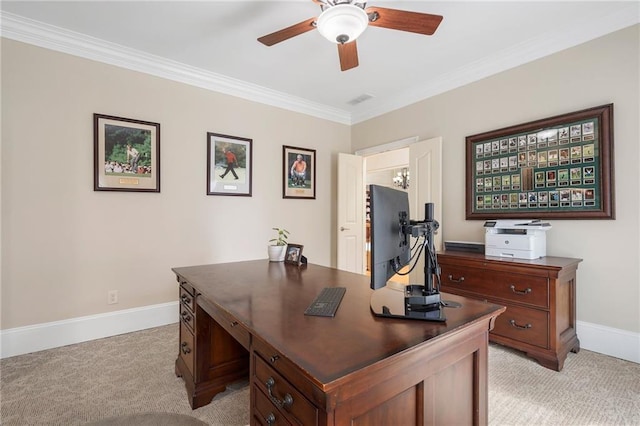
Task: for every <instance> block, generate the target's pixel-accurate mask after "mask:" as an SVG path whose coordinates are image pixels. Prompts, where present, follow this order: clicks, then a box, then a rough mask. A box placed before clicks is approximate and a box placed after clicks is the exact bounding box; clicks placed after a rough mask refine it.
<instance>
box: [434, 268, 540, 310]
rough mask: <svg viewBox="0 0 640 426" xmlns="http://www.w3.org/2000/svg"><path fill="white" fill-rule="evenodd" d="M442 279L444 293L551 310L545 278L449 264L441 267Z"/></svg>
mask: <svg viewBox="0 0 640 426" xmlns="http://www.w3.org/2000/svg"><path fill="white" fill-rule="evenodd" d="M440 276H441V279H442V285H443V287H442V290H443V291H445V292H446V291H447V290H448V289H454V292H456V291H455V290H456V289H457V290H460V291H464V292H468V293H471V294H474V295H477V296H479V297H483V298H484V297H489V298H493V299H501V300H504V301H507V302H516V303H519V304H525V305H530V306H535V307H538V308H545V309H546V308H548V307H549V281H548V279H547V278H545V277H535V276H529V275H525V274H513V273H509V272H499V271H490V270H482V269H477V268H467V267H458V266H450V265H443V266H441V275H440Z"/></svg>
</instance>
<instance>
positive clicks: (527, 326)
mask: <svg viewBox="0 0 640 426" xmlns="http://www.w3.org/2000/svg"><path fill="white" fill-rule="evenodd" d="M509 324H511V326H512V327H515V328H519V329H521V330H526V329H527V328H531V327H532V325H531V324H529V323H527V324H525V325H518V324H516V320H509Z"/></svg>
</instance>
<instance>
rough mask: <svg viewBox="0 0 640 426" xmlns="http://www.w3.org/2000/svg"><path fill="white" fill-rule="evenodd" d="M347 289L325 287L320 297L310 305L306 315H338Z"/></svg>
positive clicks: (305, 312)
mask: <svg viewBox="0 0 640 426" xmlns="http://www.w3.org/2000/svg"><path fill="white" fill-rule="evenodd" d="M346 291H347V289H346V288H345V287H325V288H323V289H322V291H321V292H320V294H319V295H318V297H316V298H315V300H314V301H313V303H311V304H310V305H309V307H308V308H307V310H306V311H304V314H305V315H313V316H316V317H333V316H335V315H336V311H337V310H338V306H340V302H341V301H342V296H344V293H345V292H346Z"/></svg>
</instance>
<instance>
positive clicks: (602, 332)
mask: <svg viewBox="0 0 640 426" xmlns="http://www.w3.org/2000/svg"><path fill="white" fill-rule="evenodd" d="M576 331H577V333H578V339H580V347H581V348H582V349H586V350H588V351H592V352H598V353H601V354H604V355H609V356H612V357H616V358H620V359H626V360H627V361H633V362H637V363H639V364H640V333H633V332H631V331H626V330H620V329H617V328H611V327H607V326H604V325H599V324H591V323H588V322H583V321H576Z"/></svg>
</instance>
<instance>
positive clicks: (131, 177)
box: [93, 114, 160, 192]
mask: <svg viewBox="0 0 640 426" xmlns="http://www.w3.org/2000/svg"><path fill="white" fill-rule="evenodd" d="M93 143H94V150H93V151H94V179H93V190H94V191H134V192H136V191H138V192H160V124H158V123H151V122H148V121H141V120H133V119H130V118H122V117H114V116H110V115H103V114H93Z"/></svg>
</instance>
